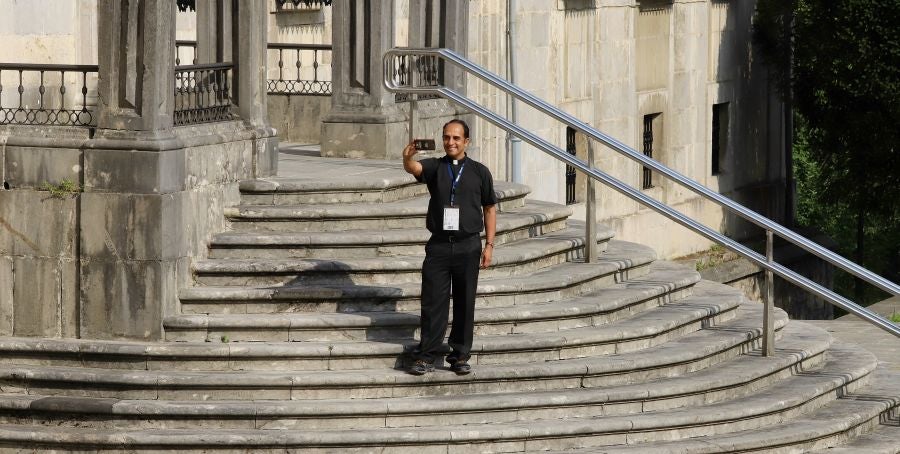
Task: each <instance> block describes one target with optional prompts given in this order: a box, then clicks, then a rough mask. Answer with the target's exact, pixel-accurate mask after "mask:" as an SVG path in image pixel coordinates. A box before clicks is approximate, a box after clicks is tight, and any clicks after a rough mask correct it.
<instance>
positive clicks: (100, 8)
mask: <svg viewBox="0 0 900 454" xmlns="http://www.w3.org/2000/svg"><path fill="white" fill-rule="evenodd" d="M97 19H98V20H97V29H98V34H99V39H98V42H99V45H98V49H99V55H98V63H99V66H100V71H101V73H100V81H99V83H98V88H97V91H98V93H99V98H100V99H99V101H98V111H99V115H98V118H97V127H98V128H99V129H108V130H129V131H147V132H151V131H154V132H155V131H160V132H161V131H166V130H170V129H171V128H172V105H173V103H174V96H175V95H174V93H175V79H174V78H173V71H174V68H175V61H174V59H173V58H172V55H173V54H174V52H175V2H173V1H170V0H122V1H112V0H100V1H99V2H98V3H97ZM163 134H164V133H163Z"/></svg>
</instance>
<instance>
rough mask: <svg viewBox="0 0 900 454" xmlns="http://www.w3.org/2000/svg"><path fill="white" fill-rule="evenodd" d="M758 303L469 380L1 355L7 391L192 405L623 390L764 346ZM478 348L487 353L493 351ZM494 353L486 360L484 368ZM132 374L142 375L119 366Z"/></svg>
mask: <svg viewBox="0 0 900 454" xmlns="http://www.w3.org/2000/svg"><path fill="white" fill-rule="evenodd" d="M758 306H759V305H758V304H755V303H753V304H743V305H741V308H740V309H739V311H738V312H739V314H738V316H737V317H736V318H735V319H734V320H731V321H727V322H724V323H722V325H721V326H715V327H710V328H706V329H703V330H700V331H695V332H692V333H689V334H686V335H684V336H680V337H676V338H675V339H673V340H670V341H669V342H666V343H663V344H661V345H657V346H654V347H649V348H644V349H642V350H639V351H636V352H627V353H622V354H611V355H604V356H593V357H586V358H575V359H563V360H557V361H547V362H529V363H512V364H501V365H496V364H493V365H490V366H487V365H482V366H479V365H478V364H476V365H475V368H474V370H473V372H472V373H471V374H469V375H466V376H461V377H460V376H456V375H455V374H451V373H446V372H442V373H434V374H429V375H426V376H424V377H415V376H412V375H409V374H407V373H405V372H404V371H403V370H394V369H391V368H389V367H378V366H375V367H376V368H369V369H360V368H359V367H360V365H363V364H371V363H372V362H375V361H376V360H377V356H376V357H373V355H377V354H378V352H377V351H373V349H379V348H381V349H388V348H394V349H395V351H397V352H402V346H398V345H391V344H380V343H377V342H366V343H365V345H364V344H362V343H336V342H335V343H331V344H313V343H310V344H307V343H276V344H272V343H243V344H209V343H206V344H183V343H170V344H165V345H162V344H153V343H149V344H142V343H115V342H103V343H101V342H86V341H82V342H77V341H50V340H47V341H43V342H41V343H36V342H35V341H34V340H32V339H13V340H8V341H5V340H4V341H0V351H3V352H4V353H5V354H4V355H3V356H0V364H3V366H2V367H0V383H2V387H3V388H2V389H3V390H4V391H5V392H19V393H30V394H42V395H56V396H82V397H110V398H128V399H191V400H197V399H199V400H248V399H249V400H259V399H324V398H348V397H349V398H374V397H390V396H406V397H411V396H428V395H460V394H481V393H494V392H512V391H535V390H553V389H555V390H559V389H566V388H587V387H603V386H613V385H617V384H628V383H640V382H644V381H647V380H652V379H655V378H661V377H671V376H676V375H682V374H685V373H689V372H692V371H697V370H701V369H705V368H707V367H710V366H711V365H713V364H718V363H721V362H722V361H726V360H728V359H730V358H734V357H736V356H738V355H740V354H742V353H746V352H748V351H751V350H752V349H754V348H756V347H757V346H758V344H759V339H758V337H759V333H760V328H759V327H758V325H759V324H760V319H761V318H760V317H761V310H760V308H759V307H758ZM776 315H777V320H776V327H777V329H778V330H780V329H781V328H782V327H783V326H784V325H785V323H786V321H787V319H786V317H785V316H784V313H783V312H780V311H779V312H778V314H776ZM518 347H519V348H521V346H518ZM478 348H479V351H478V352H477V353H481V349H483V348H484V346H483V345H481V344H479V345H478ZM491 356H493V355H486V356H476V357H475V361H476V362H477V361H479V360H480V358H482V357H485V358H490V357H491ZM366 359H368V360H371V361H365V360H366ZM28 363H31V364H36V365H27V364H28ZM47 364H52V365H47ZM129 367H130V368H133V369H131V370H112V369H111V368H116V369H127V368H129ZM189 369H191V370H189ZM197 369H201V370H197ZM339 369H345V370H339ZM354 369H355V370H354Z"/></svg>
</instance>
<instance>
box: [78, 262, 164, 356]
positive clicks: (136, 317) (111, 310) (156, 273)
mask: <svg viewBox="0 0 900 454" xmlns="http://www.w3.org/2000/svg"><path fill="white" fill-rule="evenodd" d="M81 272H82V282H81V299H82V310H81V323H82V327H81V335H82V336H83V337H87V338H93V339H116V338H137V339H158V338H160V336H161V329H162V326H161V325H162V317H163V315H164V314H166V313H170V312H171V311H172V310H171V309H168V310H167V308H172V307H175V305H176V300H177V288H178V283H177V281H176V274H177V273H176V269H175V263H174V262H173V261H168V260H167V261H135V260H84V261H82V264H81Z"/></svg>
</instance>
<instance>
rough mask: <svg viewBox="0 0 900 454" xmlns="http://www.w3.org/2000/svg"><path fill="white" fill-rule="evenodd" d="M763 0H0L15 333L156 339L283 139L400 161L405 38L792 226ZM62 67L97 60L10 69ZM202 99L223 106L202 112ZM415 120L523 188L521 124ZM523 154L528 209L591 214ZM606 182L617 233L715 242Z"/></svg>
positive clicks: (532, 115)
mask: <svg viewBox="0 0 900 454" xmlns="http://www.w3.org/2000/svg"><path fill="white" fill-rule="evenodd" d="M754 3H755V2H752V1H748V2H737V1H721V0H705V1H679V0H671V1H661V0H653V1H650V0H646V1H637V0H552V1H544V0H541V1H537V0H532V1H525V0H519V1H509V2H497V1H483V0H458V1H453V0H441V1H434V2H431V1H426V0H394V1H379V2H370V1H362V0H359V1H357V0H341V1H335V2H333V4H332V2H327V1H325V2H323V1H312V2H305V1H302V0H301V1H297V2H294V1H292V0H287V1H277V0H254V1H251V2H243V1H241V2H227V1H223V0H196V1H177V2H176V1H174V0H173V1H169V0H143V1H138V2H129V3H124V4H122V3H120V2H113V1H111V0H106V1H104V0H81V1H77V2H76V1H68V0H40V1H30V2H21V1H15V0H0V8H2V10H3V11H6V12H9V13H7V14H4V15H3V16H2V18H0V38H2V39H3V40H4V42H5V43H8V44H6V45H5V46H4V47H3V48H2V49H0V62H5V63H4V64H7V66H3V67H0V86H2V88H0V107H2V108H3V109H4V110H3V116H0V120H2V125H0V150H2V151H0V172H2V178H3V184H4V190H2V191H0V201H2V204H0V221H2V223H3V229H2V235H0V306H2V307H0V313H2V314H3V316H2V317H0V333H9V334H17V335H42V336H62V337H83V336H88V337H101V338H102V337H137V338H155V337H158V336H159V327H160V320H161V319H162V318H163V317H165V316H166V314H169V313H173V312H174V311H176V310H177V305H178V301H177V297H176V293H177V289H178V288H179V287H180V286H184V285H186V284H188V283H189V279H190V278H189V268H190V263H191V261H192V260H195V259H197V258H202V257H203V256H204V254H205V253H206V252H205V251H206V248H205V245H206V242H207V241H208V239H209V238H210V236H211V235H213V234H214V233H216V232H218V231H221V230H222V229H224V228H225V224H224V221H223V218H222V213H223V211H224V209H225V208H226V207H228V206H231V205H233V204H235V203H236V200H237V187H238V184H239V182H240V181H241V180H245V179H249V178H255V177H260V176H267V175H273V174H275V173H276V172H277V156H276V153H275V151H274V150H275V144H276V135H277V136H280V137H281V138H282V140H288V141H306V142H318V143H321V144H322V154H323V155H324V156H342V157H353V158H377V159H399V155H400V150H401V149H402V147H403V145H404V144H405V143H406V142H407V140H408V138H409V136H410V132H409V130H408V125H409V121H408V117H409V115H410V104H409V103H408V102H405V101H404V100H403V99H400V98H399V97H397V96H395V95H394V94H392V93H389V92H388V91H387V90H386V89H385V88H384V87H383V86H382V84H381V79H380V77H381V71H382V69H381V55H383V53H384V52H385V51H386V50H388V49H389V48H392V47H395V46H425V47H449V48H452V49H454V50H456V51H457V52H459V53H462V54H464V55H466V56H467V57H468V58H469V59H471V60H472V61H474V62H475V63H477V64H479V65H482V66H483V67H485V68H487V69H488V70H490V71H492V72H495V73H497V74H499V75H501V76H503V77H506V78H508V79H510V80H512V81H514V83H515V84H517V85H519V86H521V87H523V88H524V89H526V90H528V91H530V92H531V93H533V94H535V95H537V96H538V97H540V98H542V99H544V100H546V101H548V102H549V103H550V104H553V105H556V106H559V107H560V108H562V109H563V110H565V111H566V112H569V113H571V114H573V115H575V116H576V117H578V118H580V119H582V120H583V121H586V122H587V123H589V124H591V125H592V126H594V127H596V128H598V129H600V130H601V131H603V132H605V133H607V134H609V135H610V136H612V137H615V138H617V139H618V140H620V141H622V142H624V143H626V144H628V145H629V146H631V147H632V148H634V149H636V150H638V151H641V152H643V153H645V154H646V155H648V156H651V157H652V158H653V159H656V160H659V161H660V162H662V163H663V164H665V165H667V166H669V167H671V168H673V169H675V170H677V171H679V172H681V173H682V174H684V175H687V176H688V177H691V178H693V179H695V180H697V181H699V182H700V183H702V184H704V185H706V186H708V187H710V188H712V189H713V190H716V191H719V192H721V193H723V194H725V195H728V196H730V197H732V198H734V199H736V200H737V201H739V202H741V203H744V204H745V205H747V206H749V207H751V208H753V209H755V210H757V211H759V212H760V213H762V214H764V215H767V216H769V217H771V218H774V219H775V220H781V219H782V218H783V213H785V212H786V211H789V208H790V201H788V200H787V199H786V194H787V191H786V187H787V185H788V183H787V172H788V168H789V164H788V162H789V161H788V160H787V159H786V156H785V151H784V150H785V146H784V143H785V131H784V128H783V126H782V125H783V118H784V111H783V106H782V104H781V103H780V101H779V100H778V97H777V94H776V92H775V89H774V84H773V82H772V81H771V79H770V76H769V73H768V71H767V70H766V68H765V67H764V66H763V65H762V64H761V63H760V59H759V58H756V57H755V55H756V52H755V50H754V48H753V45H752V39H751V31H752V16H753V11H754ZM47 11H53V14H46V12H47ZM25 18H27V20H26V19H25ZM511 25H512V27H511ZM49 63H52V64H57V65H58V64H66V65H81V66H78V67H71V68H59V67H56V68H45V70H43V71H42V70H38V69H35V68H24V67H13V66H9V64H49ZM193 64H198V65H201V67H195V66H191V65H193ZM203 65H206V66H203ZM16 68H18V69H16ZM23 68H24V69H23ZM185 68H190V69H185ZM445 80H446V83H447V85H448V86H451V87H452V88H454V89H456V90H458V91H460V92H462V93H465V94H467V96H469V97H470V98H472V99H474V100H475V101H477V102H478V103H480V104H482V105H484V106H486V107H489V108H491V109H493V110H494V111H495V112H498V113H501V114H509V113H510V110H511V106H510V104H509V102H508V100H507V98H506V97H505V96H504V95H502V94H500V93H499V92H497V90H494V89H492V88H491V87H489V86H487V85H486V84H485V83H483V82H481V81H479V80H477V79H476V78H474V77H468V78H464V77H462V76H461V73H459V72H452V71H451V72H448V73H447V77H446V79H445ZM200 89H202V90H206V93H207V94H208V95H210V96H212V97H211V98H207V99H205V100H204V101H202V105H200V104H198V102H200V101H197V99H199V98H197V96H199V91H202V90H200ZM48 106H51V107H48ZM201 107H202V108H201ZM516 110H517V121H518V122H519V124H521V125H523V126H524V127H526V128H527V129H529V130H531V131H534V132H536V133H538V134H539V135H541V136H542V137H544V138H546V139H547V140H549V141H551V142H553V143H556V144H560V146H564V145H565V144H567V143H576V142H579V141H577V140H574V138H573V137H570V133H569V131H568V130H567V128H566V127H565V125H562V124H557V123H555V122H553V121H551V120H549V119H548V118H547V117H546V116H544V115H543V114H540V113H539V112H536V111H534V110H532V109H530V108H528V107H527V106H524V105H519V106H517V108H516ZM47 111H53V113H52V119H51V118H49V117H45V115H46V112H47ZM416 115H417V120H418V121H417V123H416V125H417V126H416V131H414V132H413V135H416V136H429V135H430V136H431V137H436V138H438V136H439V134H440V125H441V124H442V123H443V122H444V121H446V120H447V119H449V118H452V117H456V116H464V117H465V118H469V119H470V120H472V123H473V126H474V128H473V131H474V137H473V140H474V144H473V146H472V148H471V150H472V153H473V154H474V155H475V157H476V158H477V159H479V160H480V161H482V162H484V163H485V164H487V165H488V166H489V167H490V168H491V170H492V171H493V173H494V174H495V176H496V177H498V178H501V179H512V178H513V175H512V171H511V167H512V166H511V157H510V152H509V145H508V142H509V140H508V139H509V138H508V137H507V135H506V133H505V132H504V131H502V130H500V129H498V128H495V127H493V126H491V125H490V124H488V123H487V122H486V121H484V120H481V119H478V118H475V117H474V116H473V115H472V114H470V113H467V112H465V111H464V110H462V109H461V108H459V107H457V106H453V105H451V104H449V103H448V102H447V101H444V100H426V101H420V102H419V103H418V109H417V111H416ZM581 143H583V140H582V141H581ZM575 148H576V149H574V150H573V151H574V152H575V153H577V154H579V155H580V156H581V157H582V158H586V154H585V151H584V147H581V148H580V149H579V147H575ZM223 150H224V151H223ZM522 156H523V158H522V169H523V172H522V175H521V180H522V181H521V182H523V183H525V184H527V185H529V186H530V187H531V188H532V193H531V197H533V198H535V199H541V200H547V201H552V202H570V203H572V204H573V205H574V206H575V208H576V209H575V211H576V217H578V214H579V213H583V212H584V210H583V203H582V202H583V201H584V200H585V197H586V196H585V195H586V184H585V182H584V180H583V178H584V177H583V176H580V175H576V176H575V177H574V180H573V179H571V178H567V176H566V174H567V169H566V166H565V165H564V164H563V163H561V162H559V161H557V160H555V159H554V158H551V157H549V156H546V155H544V154H543V153H542V152H540V151H539V150H536V149H533V148H532V147H529V146H527V145H523V150H522ZM593 165H595V166H597V167H598V168H599V169H600V170H602V171H604V172H607V173H609V174H611V175H612V176H614V177H616V178H619V179H621V180H623V181H625V182H628V183H630V184H631V185H632V186H633V187H636V188H639V189H641V190H643V191H645V193H647V194H648V195H651V196H653V197H654V198H657V199H658V200H661V201H662V202H664V203H666V204H669V205H671V206H673V207H675V208H676V209H678V210H680V211H682V212H685V213H686V214H688V215H690V216H692V217H694V218H696V219H699V220H702V221H704V222H705V223H706V224H707V225H710V226H712V227H713V228H718V229H719V230H720V231H723V232H725V233H727V234H729V235H731V236H733V237H736V238H738V239H747V238H752V237H753V235H755V234H757V233H758V232H755V231H753V230H752V229H750V228H748V226H746V225H744V224H741V223H739V222H737V221H736V220H734V219H733V218H732V217H730V216H726V215H725V214H724V213H723V211H722V210H721V209H719V208H718V207H716V206H712V205H711V204H709V203H706V202H703V201H702V200H701V199H700V198H699V197H696V196H695V195H694V194H692V193H690V192H688V191H687V190H685V189H684V188H681V187H679V186H677V185H675V184H673V183H672V182H670V181H667V180H665V179H663V178H662V177H661V176H659V175H655V174H653V173H649V172H647V171H646V169H643V168H642V167H641V166H640V165H639V164H637V163H635V162H633V161H630V160H628V159H627V158H625V157H622V156H620V155H618V154H617V153H615V152H613V151H611V150H608V149H604V148H603V147H602V146H599V145H596V144H595V145H594V162H593ZM64 181H70V182H72V183H73V184H74V187H75V189H74V192H77V193H79V194H80V195H79V196H78V197H74V198H65V197H63V198H52V199H48V196H47V194H48V192H47V191H46V189H47V186H48V185H49V186H54V187H63V185H62V182H64ZM595 191H596V199H597V200H598V205H597V219H598V220H599V221H600V222H603V223H607V224H609V225H611V226H612V227H613V228H614V229H615V230H616V232H617V235H618V237H619V238H622V239H626V240H633V241H640V242H642V243H644V244H647V245H649V246H652V247H653V248H655V249H656V250H657V251H658V252H659V253H660V255H661V256H663V257H673V256H679V255H684V254H688V253H691V252H695V251H698V250H702V249H706V248H707V247H709V245H710V243H709V242H708V241H707V240H705V239H703V238H700V237H698V236H696V235H694V234H692V233H690V232H689V231H687V230H686V229H682V228H680V227H678V226H674V225H673V224H672V223H671V222H670V221H667V220H665V219H664V218H662V217H661V216H659V215H657V214H655V213H653V212H651V211H650V210H649V209H646V208H643V207H641V206H639V205H638V204H637V203H635V202H632V201H630V200H628V199H626V198H625V197H623V196H620V195H619V194H617V193H615V192H614V191H612V190H611V189H608V188H605V187H599V186H598V187H596V188H595ZM37 219H40V220H41V222H40V223H39V224H38V223H36V220H37ZM2 292H5V293H2ZM24 301H41V302H42V303H41V305H40V307H41V310H39V311H34V310H32V308H31V307H29V306H28V305H25V304H24V303H23V302H24ZM136 320H137V322H136Z"/></svg>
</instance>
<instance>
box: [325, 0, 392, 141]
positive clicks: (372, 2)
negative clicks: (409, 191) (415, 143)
mask: <svg viewBox="0 0 900 454" xmlns="http://www.w3.org/2000/svg"><path fill="white" fill-rule="evenodd" d="M332 7H333V8H334V14H333V16H332V17H333V23H332V26H333V29H332V34H333V35H332V43H333V46H334V59H333V62H334V63H333V65H334V68H333V73H332V80H333V90H334V94H333V95H332V97H331V101H332V108H331V112H330V113H329V114H328V116H327V117H325V119H324V120H323V122H322V155H323V156H341V157H352V158H370V159H385V158H399V157H400V152H401V151H402V149H403V146H404V145H405V144H406V142H407V129H406V128H407V117H406V112H405V111H404V109H402V108H401V107H400V106H398V105H397V104H396V103H395V102H394V95H393V94H392V93H389V92H388V91H387V90H386V89H385V88H384V85H383V83H382V70H381V67H382V65H381V58H382V56H383V55H384V52H385V51H387V50H388V49H390V48H391V47H393V45H394V41H393V40H394V14H393V12H394V1H393V0H336V1H335V2H334V3H333V4H332Z"/></svg>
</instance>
